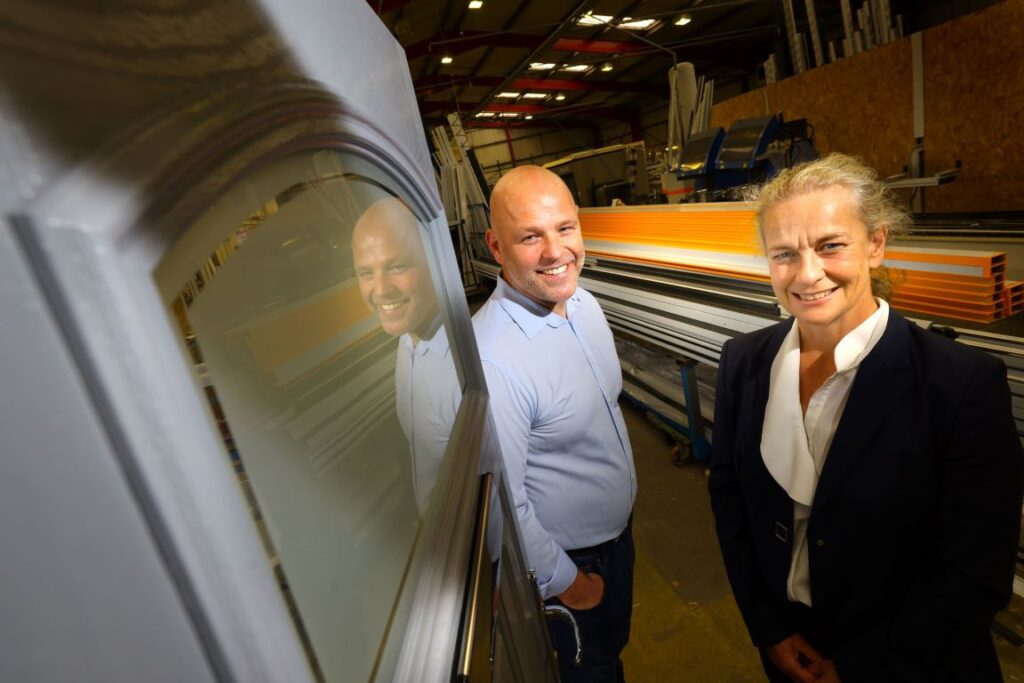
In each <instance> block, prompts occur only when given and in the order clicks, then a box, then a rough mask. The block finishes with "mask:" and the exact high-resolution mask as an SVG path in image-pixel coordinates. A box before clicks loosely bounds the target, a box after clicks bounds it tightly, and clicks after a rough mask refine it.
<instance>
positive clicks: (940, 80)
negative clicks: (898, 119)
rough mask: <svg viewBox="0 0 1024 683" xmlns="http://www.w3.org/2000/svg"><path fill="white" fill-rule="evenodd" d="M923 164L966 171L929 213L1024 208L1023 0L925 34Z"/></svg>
mask: <svg viewBox="0 0 1024 683" xmlns="http://www.w3.org/2000/svg"><path fill="white" fill-rule="evenodd" d="M924 64H925V71H924V73H925V91H924V92H925V124H924V126H925V128H924V132H925V147H924V149H925V167H926V169H927V170H928V171H929V172H934V171H941V170H944V169H947V168H952V166H953V165H954V163H955V162H956V160H957V159H960V160H961V161H963V168H962V169H961V171H960V176H959V177H958V178H957V180H956V181H955V182H953V183H950V184H949V185H943V186H941V187H937V188H933V189H929V190H927V192H926V194H925V209H926V210H928V211H1020V210H1024V133H1022V132H1021V128H1020V126H1021V122H1022V120H1024V0H1006V1H1005V2H1002V3H999V4H997V5H993V6H991V7H988V8H986V9H984V10H981V11H979V12H975V13H973V14H969V15H967V16H964V17H961V18H960V19H958V20H957V21H954V22H950V23H947V24H943V25H941V26H936V27H935V28H932V29H929V30H928V31H926V32H925V34H924Z"/></svg>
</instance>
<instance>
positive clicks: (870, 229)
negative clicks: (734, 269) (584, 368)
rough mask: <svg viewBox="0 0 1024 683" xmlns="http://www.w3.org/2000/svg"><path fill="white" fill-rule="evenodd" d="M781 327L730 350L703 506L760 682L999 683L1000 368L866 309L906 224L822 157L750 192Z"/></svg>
mask: <svg viewBox="0 0 1024 683" xmlns="http://www.w3.org/2000/svg"><path fill="white" fill-rule="evenodd" d="M757 207H758V208H757V213H758V220H759V227H760V233H761V238H762V241H763V245H764V248H765V253H766V256H767V258H768V263H769V269H770V274H771V281H772V288H773V289H774V291H775V295H776V296H777V297H778V300H779V303H780V304H781V305H782V306H783V308H785V309H786V310H787V311H788V312H789V313H790V314H791V315H792V317H791V318H790V319H789V320H787V321H785V322H783V323H780V324H778V325H775V326H773V327H769V328H767V329H764V330H761V331H758V332H754V333H751V334H747V335H743V336H741V337H737V338H735V339H733V340H731V341H729V342H728V343H727V344H726V345H725V347H724V348H723V351H722V358H721V364H720V365H719V369H718V388H717V394H716V404H715V429H714V439H713V441H714V443H713V457H712V464H711V479H710V492H711V501H712V507H713V509H714V513H715V519H716V524H717V531H718V537H719V542H720V544H721V548H722V554H723V557H724V560H725V565H726V569H727V571H728V574H729V580H730V582H731V584H732V588H733V593H734V595H735V597H736V601H737V603H738V605H739V607H740V611H741V612H742V614H743V618H744V620H745V622H746V625H747V628H748V630H749V632H750V636H751V638H752V640H753V642H754V644H755V645H756V646H757V647H758V648H760V650H761V654H762V660H763V662H764V666H765V672H766V674H767V676H768V678H769V680H771V681H789V680H793V681H801V682H803V683H811V682H812V681H828V682H835V681H843V683H869V682H870V683H885V682H889V681H892V682H895V681H929V682H935V681H971V682H972V683H981V682H985V681H1000V680H1002V678H1001V675H1000V670H999V663H998V660H997V658H996V653H995V649H994V647H993V644H992V640H991V637H990V635H989V631H988V627H989V623H990V622H991V619H992V617H993V615H994V614H995V613H996V611H997V610H999V609H1000V608H1002V607H1003V606H1004V605H1005V604H1006V603H1007V601H1008V600H1009V597H1010V591H1011V585H1012V579H1013V571H1014V561H1015V557H1016V548H1017V536H1018V531H1019V524H1020V511H1021V491H1022V483H1021V482H1022V479H1021V477H1022V459H1021V449H1020V442H1019V440H1018V436H1017V432H1016V427H1015V424H1014V421H1013V418H1012V415H1011V411H1010V393H1009V389H1008V387H1007V383H1006V369H1005V367H1004V366H1003V364H1002V363H1001V362H1000V361H999V360H998V359H996V358H994V357H992V356H990V355H988V354H985V353H982V352H980V351H977V350H974V349H970V348H968V347H965V346H962V345H960V344H957V343H956V342H953V341H950V340H948V339H945V338H943V337H941V336H939V335H937V334H934V333H932V332H928V331H926V330H924V329H921V328H920V327H918V326H917V325H915V324H913V323H911V322H909V321H907V320H906V319H905V318H903V317H902V316H901V315H900V314H899V313H897V312H895V311H893V310H891V309H890V308H889V307H888V305H887V304H886V302H885V300H884V299H882V298H880V297H878V296H876V295H877V294H879V293H882V292H883V290H884V289H885V287H884V285H885V282H884V280H883V279H881V278H879V277H878V273H879V268H880V266H881V265H882V261H883V258H884V255H885V246H886V241H887V239H888V238H889V236H890V235H892V234H893V233H895V232H897V231H899V230H900V229H902V228H903V226H904V225H905V223H906V222H907V216H906V214H905V213H904V212H903V211H901V210H900V209H899V208H898V207H897V205H896V204H895V203H894V201H893V199H892V198H891V197H890V196H889V195H888V194H887V192H886V191H885V190H884V189H883V187H882V186H881V185H880V183H879V182H878V180H877V177H876V175H875V173H874V172H873V171H872V170H871V169H869V168H867V167H866V166H864V165H863V164H862V163H861V162H859V161H858V160H856V159H853V158H851V157H847V156H843V155H839V154H833V155H831V156H828V157H826V158H824V159H821V160H818V161H815V162H811V163H809V164H805V165H802V166H799V167H797V168H794V169H789V170H786V171H783V172H782V173H781V174H780V175H779V176H778V177H777V178H776V179H774V180H773V181H771V182H770V183H769V184H768V185H766V186H765V187H764V188H762V190H761V191H760V193H759V195H758V197H757Z"/></svg>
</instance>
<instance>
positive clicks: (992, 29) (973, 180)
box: [711, 0, 1024, 212]
mask: <svg viewBox="0 0 1024 683" xmlns="http://www.w3.org/2000/svg"><path fill="white" fill-rule="evenodd" d="M923 48H924V98H925V107H924V113H925V124H924V125H925V143H924V149H925V170H926V173H929V174H930V173H935V172H938V171H941V170H945V169H948V168H951V167H952V166H953V165H954V163H955V162H956V160H958V159H959V160H961V161H962V162H963V170H962V171H961V173H960V177H959V179H957V180H956V181H955V182H953V183H951V184H949V185H944V186H942V187H938V188H931V189H929V190H927V194H926V206H925V208H926V210H928V211H930V212H947V211H1019V210H1024V173H1022V172H1021V160H1022V159H1024V135H1021V134H1020V132H1019V128H1018V126H1019V124H1018V122H1019V121H1020V120H1021V119H1022V118H1024V0H1006V1H1005V2H1002V3H999V4H997V5H993V6H991V7H988V8H986V9H984V10H981V11H978V12H975V13H973V14H969V15H966V16H964V17H961V18H959V19H957V20H955V21H951V22H948V23H945V24H942V25H940V26H936V27H934V28H931V29H928V30H926V31H924V36H923ZM912 93H913V72H912V55H911V47H910V39H909V38H904V39H902V40H898V41H895V42H893V43H889V44H888V45H884V46H882V47H878V48H875V49H873V50H870V51H867V52H862V53H861V54H859V55H856V56H853V57H849V58H846V59H842V60H839V61H838V62H835V63H833V64H827V65H825V66H822V67H818V68H816V69H812V70H810V71H806V72H804V73H803V74H800V75H799V76H794V77H792V78H787V79H785V80H782V81H778V82H776V83H772V84H769V85H767V86H765V87H763V88H759V89H757V90H753V91H750V92H747V93H745V94H743V95H740V96H739V97H735V98H732V99H729V100H726V101H723V102H720V103H718V104H716V105H715V106H714V107H713V109H712V115H711V123H712V125H715V126H725V127H726V128H728V126H729V124H731V123H732V122H733V121H735V120H737V119H741V118H747V117H751V116H763V115H764V114H767V113H774V112H779V111H781V112H782V113H783V115H784V116H785V118H786V119H787V120H788V119H797V118H807V119H808V120H809V121H810V122H811V124H812V125H813V126H814V129H815V133H816V137H817V145H818V148H819V150H820V151H822V152H830V151H841V152H847V153H850V154H856V155H859V156H861V157H863V158H864V159H865V160H866V161H868V162H869V163H870V164H872V165H874V166H875V167H876V168H877V169H878V171H879V172H880V173H882V174H883V175H891V174H895V173H899V172H901V171H902V169H903V167H904V165H906V163H907V159H908V157H909V155H910V152H911V150H912V149H913V146H914V138H913V102H912Z"/></svg>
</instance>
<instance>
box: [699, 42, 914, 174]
mask: <svg viewBox="0 0 1024 683" xmlns="http://www.w3.org/2000/svg"><path fill="white" fill-rule="evenodd" d="M911 66H912V63H911V52H910V40H909V39H903V40H898V41H895V42H892V43H889V44H888V45H884V46H882V47H879V48H876V49H874V50H870V51H868V52H862V53H860V54H859V55H855V56H853V57H849V58H847V59H841V60H839V61H837V62H834V63H832V64H827V65H825V66H822V67H819V68H817V69H811V70H810V71H805V72H804V73H802V74H800V75H799V76H794V77H792V78H787V79H784V80H781V81H777V82H775V83H771V84H769V85H767V86H765V87H763V88H759V89H758V90H753V91H751V92H748V93H744V94H743V95H740V96H739V97H734V98H732V99H730V100H726V101H724V102H720V103H718V104H716V105H715V106H714V107H712V109H711V125H712V126H722V127H724V128H725V129H726V130H728V128H729V125H730V124H731V123H732V122H733V121H736V120H737V119H742V118H749V117H752V116H764V115H766V114H774V113H776V112H779V111H781V112H782V114H783V117H784V118H785V119H786V120H791V119H799V118H806V119H807V120H808V121H809V122H810V123H811V125H813V126H814V133H815V142H816V144H817V147H818V150H819V151H820V152H821V153H823V154H824V153H828V152H845V153H847V154H855V155H857V156H859V157H861V158H863V159H864V160H865V161H867V162H868V163H869V164H871V165H872V166H874V167H875V168H876V169H878V171H879V173H881V174H883V175H892V174H894V173H899V172H900V171H902V169H903V166H904V165H905V164H906V163H907V157H908V156H909V154H910V151H911V149H913V146H914V137H913V130H914V122H913V111H914V109H913V107H914V104H913V99H912V93H911V84H912V82H913V74H912V71H911Z"/></svg>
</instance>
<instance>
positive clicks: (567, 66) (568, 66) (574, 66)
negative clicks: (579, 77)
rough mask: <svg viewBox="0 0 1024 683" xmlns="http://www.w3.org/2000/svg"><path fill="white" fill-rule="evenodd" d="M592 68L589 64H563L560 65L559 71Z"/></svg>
mask: <svg viewBox="0 0 1024 683" xmlns="http://www.w3.org/2000/svg"><path fill="white" fill-rule="evenodd" d="M588 69H590V65H589V64H563V65H562V66H560V67H558V70H559V71H587V70H588Z"/></svg>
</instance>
